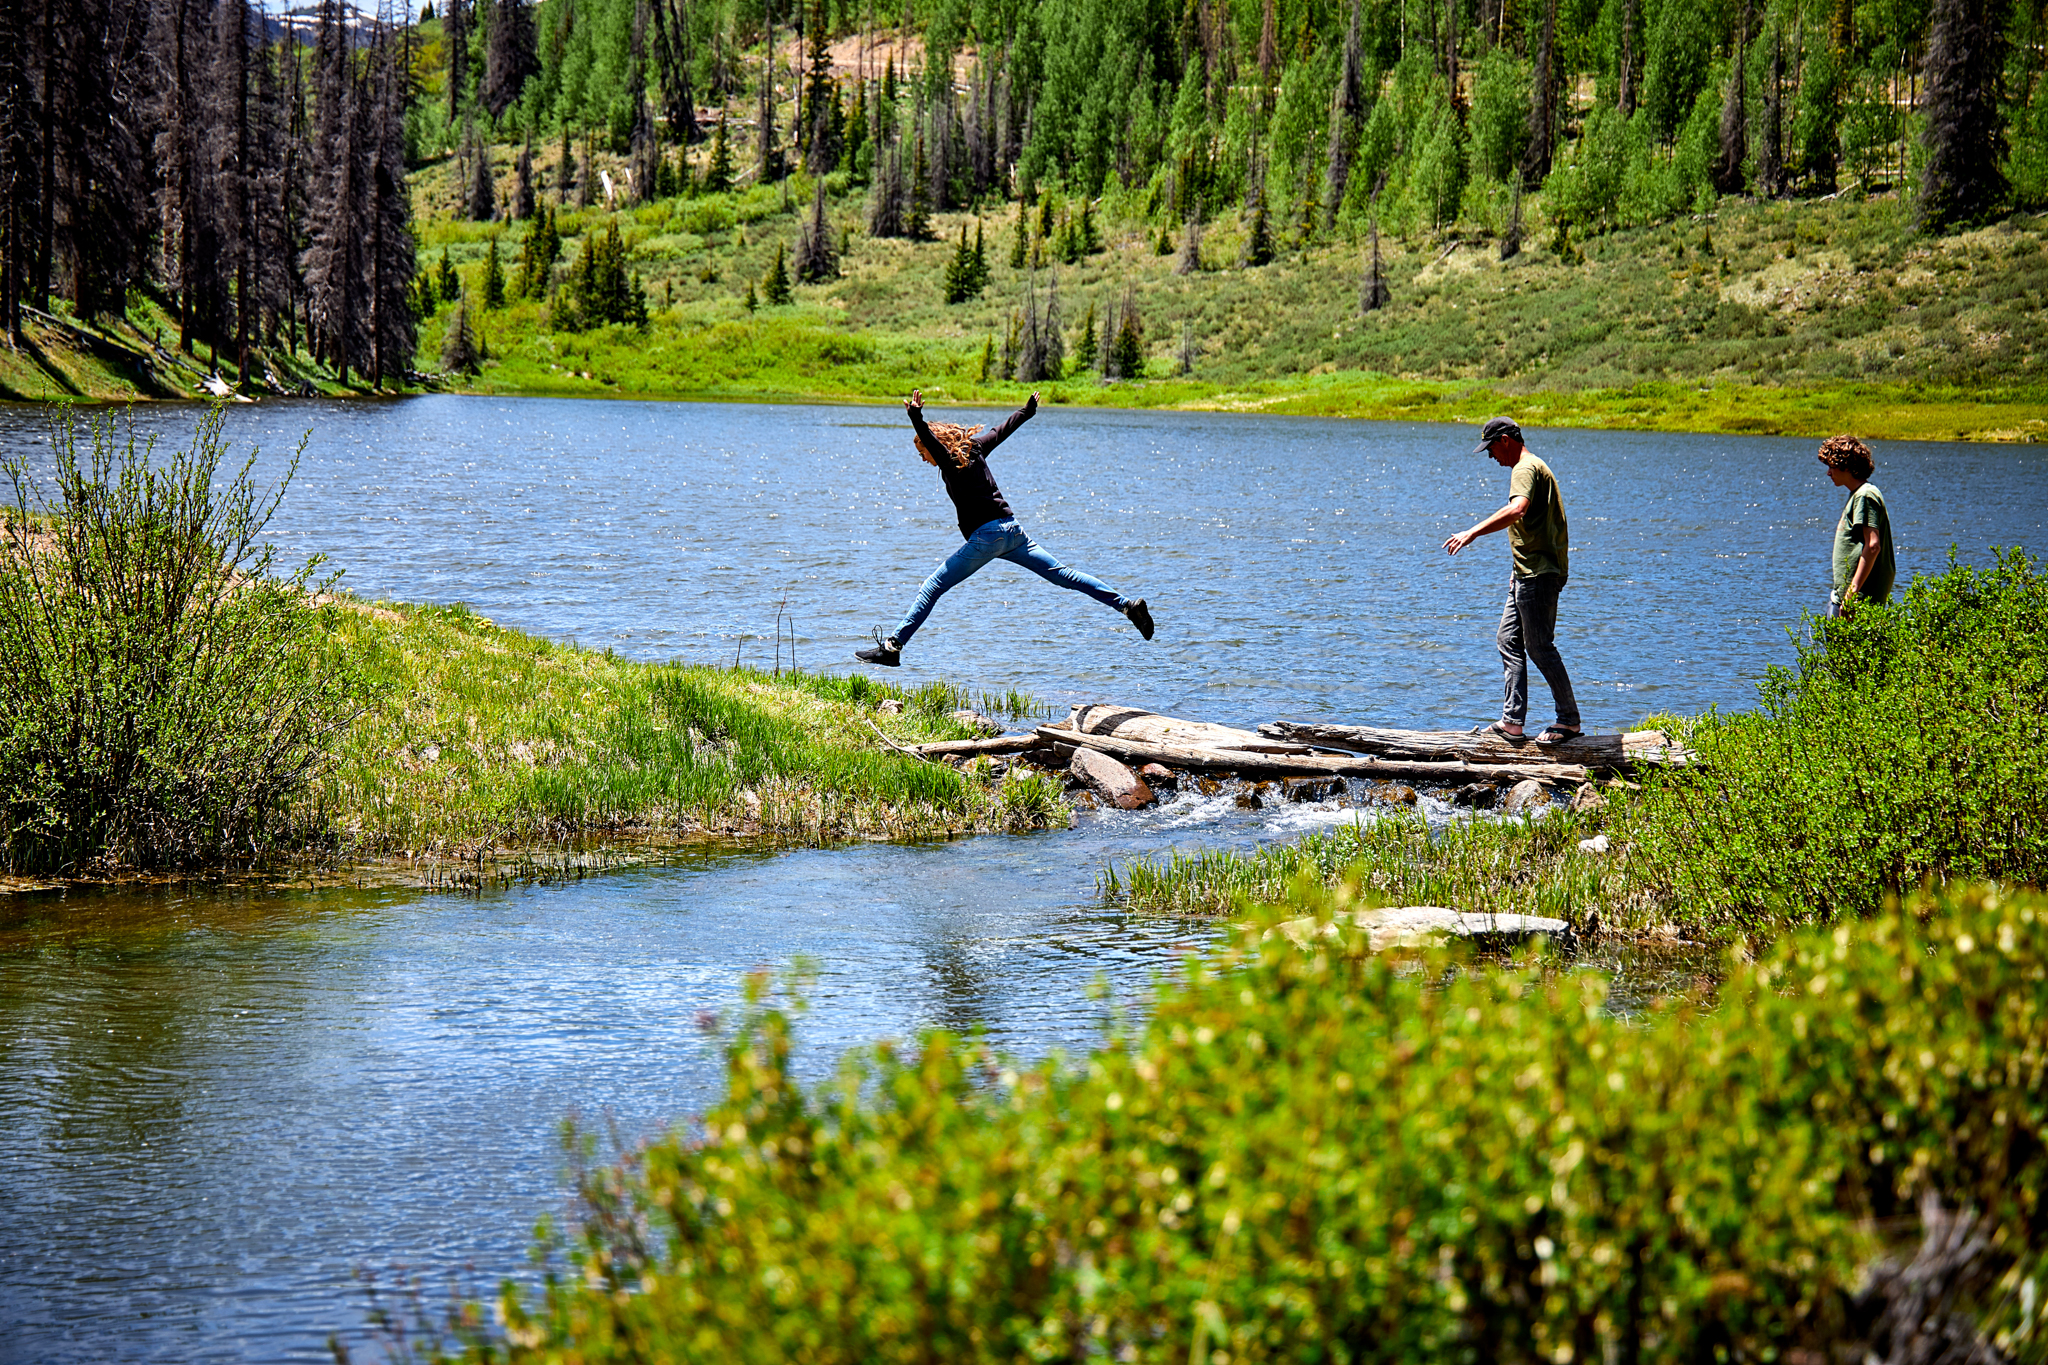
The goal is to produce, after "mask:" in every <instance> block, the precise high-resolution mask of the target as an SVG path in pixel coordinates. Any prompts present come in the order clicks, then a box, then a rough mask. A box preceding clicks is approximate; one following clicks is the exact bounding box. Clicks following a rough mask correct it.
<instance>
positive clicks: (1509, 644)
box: [1498, 574, 1579, 730]
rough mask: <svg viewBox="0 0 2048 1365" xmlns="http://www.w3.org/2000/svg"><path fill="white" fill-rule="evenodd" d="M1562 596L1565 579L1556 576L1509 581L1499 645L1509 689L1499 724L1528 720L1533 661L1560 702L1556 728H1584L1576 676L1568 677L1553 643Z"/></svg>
mask: <svg viewBox="0 0 2048 1365" xmlns="http://www.w3.org/2000/svg"><path fill="white" fill-rule="evenodd" d="M1562 591H1564V579H1562V578H1560V577H1559V576H1558V575H1556V574H1544V575H1542V576H1541V577H1538V578H1510V579H1509V580H1508V605H1507V609H1506V610H1505V611H1503V612H1501V614H1500V635H1499V637H1498V639H1499V643H1500V666H1501V673H1502V675H1503V682H1504V683H1505V688H1504V691H1505V698H1504V700H1503V701H1502V702H1501V709H1500V718H1501V719H1502V720H1503V721H1505V722H1507V723H1508V724H1510V725H1521V724H1523V723H1524V722H1525V721H1527V720H1528V718H1529V661H1530V660H1531V659H1534V660H1535V661H1536V667H1537V668H1539V669H1541V670H1542V672H1543V681H1544V682H1546V683H1549V684H1550V695H1551V697H1552V698H1553V699H1554V700H1555V701H1556V702H1557V723H1558V724H1559V725H1562V726H1564V727H1565V728H1566V729H1570V730H1576V729H1578V728H1579V702H1578V699H1577V698H1576V697H1574V696H1573V695H1572V680H1571V676H1570V675H1569V674H1567V673H1566V672H1565V671H1564V660H1563V659H1561V658H1559V657H1558V654H1557V645H1556V644H1555V643H1553V641H1552V637H1553V636H1555V635H1556V634H1557V595H1558V594H1559V593H1560V592H1562Z"/></svg>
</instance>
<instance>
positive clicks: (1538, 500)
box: [1508, 450, 1571, 578]
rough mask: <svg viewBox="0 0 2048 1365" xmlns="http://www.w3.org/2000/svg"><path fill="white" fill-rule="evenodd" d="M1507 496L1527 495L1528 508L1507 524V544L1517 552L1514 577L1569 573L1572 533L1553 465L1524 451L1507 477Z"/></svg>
mask: <svg viewBox="0 0 2048 1365" xmlns="http://www.w3.org/2000/svg"><path fill="white" fill-rule="evenodd" d="M1508 498H1509V500H1510V501H1512V500H1513V499H1515V498H1527V499H1528V500H1529V510H1528V511H1526V512H1524V513H1522V519H1521V520H1520V521H1518V522H1515V523H1514V524H1513V525H1511V526H1509V527H1508V544H1509V545H1510V546H1512V547H1513V549H1514V552H1515V577H1517V578H1536V577H1539V576H1541V575H1543V574H1549V573H1554V574H1556V575H1557V576H1558V577H1559V578H1567V577H1569V576H1570V572H1571V570H1570V563H1569V561H1570V557H1571V536H1570V534H1569V532H1567V530H1566V529H1565V524H1564V499H1563V498H1561V497H1559V496H1558V492H1557V476H1556V475H1554V474H1552V473H1551V472H1550V466H1549V465H1547V464H1545V463H1543V461H1541V460H1539V459H1537V458H1536V457H1535V456H1534V455H1531V454H1530V453H1529V452H1528V451H1526V450H1525V451H1523V452H1522V458H1521V459H1519V460H1517V461H1515V470H1514V473H1513V474H1512V475H1511V476H1510V477H1509V479H1508Z"/></svg>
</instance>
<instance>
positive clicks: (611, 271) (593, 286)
mask: <svg viewBox="0 0 2048 1365" xmlns="http://www.w3.org/2000/svg"><path fill="white" fill-rule="evenodd" d="M568 293H569V301H570V303H571V305H572V306H573V307H574V309H575V312H576V316H577V318H578V320H579V321H580V322H581V324H582V325H583V326H585V327H598V326H602V325H604V324H605V323H608V322H616V323H624V324H627V325H628V326H636V327H637V326H640V325H643V324H644V323H645V322H646V321H647V291H646V289H645V288H644V287H643V286H642V285H641V283H640V280H639V278H638V276H634V275H629V274H628V273H627V270H626V243H625V239H624V238H623V237H621V236H620V235H619V225H618V224H617V223H616V222H613V223H609V224H607V225H606V226H605V230H604V231H603V232H586V233H585V234H584V235H583V250H582V253H581V254H580V255H578V256H577V258H576V264H575V265H574V266H572V267H570V270H569V278H568Z"/></svg>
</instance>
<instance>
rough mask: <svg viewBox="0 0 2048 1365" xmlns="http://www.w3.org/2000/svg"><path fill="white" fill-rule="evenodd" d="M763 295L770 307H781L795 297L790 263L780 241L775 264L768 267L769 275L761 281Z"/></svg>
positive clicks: (777, 244)
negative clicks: (790, 284)
mask: <svg viewBox="0 0 2048 1365" xmlns="http://www.w3.org/2000/svg"><path fill="white" fill-rule="evenodd" d="M761 296H762V297H763V298H764V299H766V300H767V302H768V304H769V306H770V307H780V306H782V305H783V304H785V303H788V302H789V301H790V299H791V298H792V297H793V295H792V294H791V291H790V287H789V265H788V263H787V261H786V260H785V259H784V257H783V252H782V243H780V242H777V243H776V244H775V264H774V265H772V266H770V267H768V274H767V277H766V278H764V279H763V280H762V281H761Z"/></svg>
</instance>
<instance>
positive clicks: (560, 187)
mask: <svg viewBox="0 0 2048 1365" xmlns="http://www.w3.org/2000/svg"><path fill="white" fill-rule="evenodd" d="M575 178H576V152H575V149H574V148H572V147H571V146H570V145H569V122H568V120H567V119H564V120H563V121H562V154H561V155H560V156H558V157H556V158H555V206H556V207H557V208H559V207H560V206H561V205H563V204H565V203H567V202H568V201H569V184H570V182H571V181H573V180H575Z"/></svg>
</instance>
